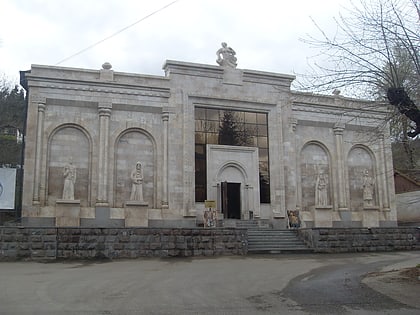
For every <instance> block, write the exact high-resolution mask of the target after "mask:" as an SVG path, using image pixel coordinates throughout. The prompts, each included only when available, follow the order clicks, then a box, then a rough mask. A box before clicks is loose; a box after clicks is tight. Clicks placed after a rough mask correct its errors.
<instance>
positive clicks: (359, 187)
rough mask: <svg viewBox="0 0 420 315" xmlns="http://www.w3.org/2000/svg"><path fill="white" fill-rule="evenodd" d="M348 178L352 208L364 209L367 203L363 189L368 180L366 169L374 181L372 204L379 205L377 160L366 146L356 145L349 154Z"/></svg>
mask: <svg viewBox="0 0 420 315" xmlns="http://www.w3.org/2000/svg"><path fill="white" fill-rule="evenodd" d="M347 165H348V180H349V191H350V203H349V204H350V209H351V210H353V211H354V210H363V209H364V207H365V206H366V205H365V202H364V197H363V190H364V182H365V181H366V171H367V173H368V176H369V177H370V178H371V180H372V181H373V183H374V184H373V201H372V205H371V206H374V205H377V201H376V199H377V185H376V174H375V162H374V156H373V153H372V152H371V151H370V150H369V149H368V148H366V147H364V146H361V145H358V146H354V147H353V148H352V149H351V150H350V151H349V154H348V159H347Z"/></svg>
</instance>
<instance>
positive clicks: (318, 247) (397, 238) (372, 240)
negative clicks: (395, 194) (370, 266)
mask: <svg viewBox="0 0 420 315" xmlns="http://www.w3.org/2000/svg"><path fill="white" fill-rule="evenodd" d="M298 234H299V236H300V237H301V238H302V239H304V240H305V242H306V243H307V245H308V246H310V247H312V248H313V249H314V251H315V252H319V253H340V252H375V251H394V250H418V249H420V229H419V228H344V229H336V228H312V229H301V230H298Z"/></svg>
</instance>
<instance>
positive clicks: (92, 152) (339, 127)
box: [21, 43, 397, 228]
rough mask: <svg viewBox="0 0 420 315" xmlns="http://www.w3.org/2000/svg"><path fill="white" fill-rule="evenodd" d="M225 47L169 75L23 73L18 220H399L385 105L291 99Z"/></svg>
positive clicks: (167, 67)
mask: <svg viewBox="0 0 420 315" xmlns="http://www.w3.org/2000/svg"><path fill="white" fill-rule="evenodd" d="M223 44H224V43H223ZM223 49H228V47H227V46H226V45H225V46H223V47H222V48H221V49H220V50H219V51H218V53H217V55H218V59H217V63H216V65H206V64H198V63H189V62H181V61H173V60H168V61H166V62H165V64H164V66H163V70H164V76H152V75H142V74H134V73H122V72H117V71H114V70H113V69H112V66H111V65H110V64H109V63H104V64H103V65H102V69H100V70H89V69H76V68H66V67H57V66H44V65H32V67H31V69H30V70H28V71H22V72H21V83H22V85H23V86H24V87H25V89H26V91H27V92H28V114H27V125H26V139H25V160H24V184H23V201H22V222H23V224H25V225H30V226H40V225H42V226H45V225H50V226H86V227H92V226H98V227H124V226H127V227H128V226H149V227H192V226H202V225H203V220H204V219H203V217H204V213H205V210H206V205H207V206H208V205H212V206H213V207H214V208H215V209H216V210H217V213H218V218H217V219H218V220H217V224H218V225H223V226H234V225H235V223H236V222H238V221H243V220H255V221H258V222H261V223H264V224H269V225H270V226H273V227H277V228H286V227H287V226H289V227H290V226H291V224H290V222H291V221H290V220H291V215H292V216H293V217H295V218H296V217H297V220H298V221H297V224H298V226H301V227H362V226H364V227H376V226H396V222H397V221H396V208H395V201H394V199H395V193H394V182H393V166H392V155H391V146H390V136H389V126H387V124H386V123H384V121H386V117H387V115H388V111H387V109H386V108H384V107H380V106H378V105H377V104H375V103H373V102H370V101H363V100H356V99H350V98H345V97H343V96H340V95H339V93H334V94H333V95H330V96H326V95H317V94H312V93H303V92H296V91H292V90H291V83H292V81H293V80H294V79H295V77H294V76H291V75H284V74H279V73H271V72H262V71H255V70H246V69H239V68H237V67H236V57H233V56H232V55H233V54H232V53H229V52H226V51H224V50H223ZM217 64H218V65H217ZM206 201H207V202H206Z"/></svg>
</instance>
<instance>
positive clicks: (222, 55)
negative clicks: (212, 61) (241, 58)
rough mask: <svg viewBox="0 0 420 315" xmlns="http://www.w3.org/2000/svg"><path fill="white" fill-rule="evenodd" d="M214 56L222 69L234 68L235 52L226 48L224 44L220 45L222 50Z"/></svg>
mask: <svg viewBox="0 0 420 315" xmlns="http://www.w3.org/2000/svg"><path fill="white" fill-rule="evenodd" d="M216 55H217V60H216V62H217V63H218V64H219V65H221V66H222V67H230V68H236V66H237V63H236V60H237V59H236V57H235V55H236V52H235V51H234V50H233V49H232V48H230V47H228V45H227V44H226V43H225V42H223V43H222V48H220V49H219V50H218V51H217V52H216Z"/></svg>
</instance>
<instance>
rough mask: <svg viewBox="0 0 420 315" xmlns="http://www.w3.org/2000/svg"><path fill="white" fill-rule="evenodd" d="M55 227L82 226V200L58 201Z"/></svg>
mask: <svg viewBox="0 0 420 315" xmlns="http://www.w3.org/2000/svg"><path fill="white" fill-rule="evenodd" d="M55 217H56V218H55V225H56V226H59V227H63V226H80V200H57V201H56V206H55Z"/></svg>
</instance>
